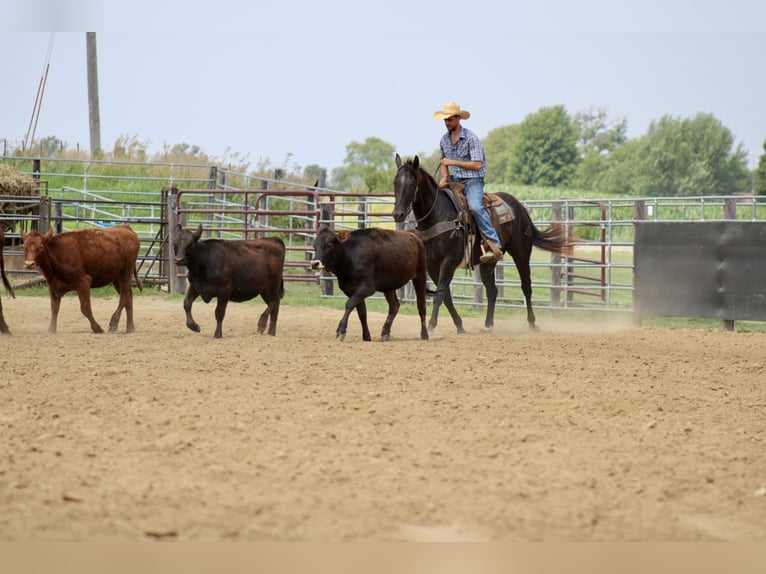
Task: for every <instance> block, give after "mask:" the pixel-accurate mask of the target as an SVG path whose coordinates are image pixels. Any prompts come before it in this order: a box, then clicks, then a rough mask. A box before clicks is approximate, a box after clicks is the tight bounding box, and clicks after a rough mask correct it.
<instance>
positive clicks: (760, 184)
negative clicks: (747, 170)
mask: <svg viewBox="0 0 766 574" xmlns="http://www.w3.org/2000/svg"><path fill="white" fill-rule="evenodd" d="M763 152H764V153H763V154H761V157H760V158H758V167H757V168H755V173H753V193H754V194H755V195H766V141H764V142H763Z"/></svg>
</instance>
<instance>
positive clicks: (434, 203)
mask: <svg viewBox="0 0 766 574" xmlns="http://www.w3.org/2000/svg"><path fill="white" fill-rule="evenodd" d="M396 166H397V168H398V169H397V172H396V176H395V177H394V193H395V195H396V203H395V205H394V213H393V215H394V220H395V221H397V222H400V223H401V222H402V221H404V220H405V218H406V217H407V215H408V213H409V212H410V210H412V212H413V213H414V215H415V222H416V225H417V228H418V230H419V231H420V233H421V235H422V236H423V239H424V241H425V244H426V256H427V260H428V263H427V264H428V274H429V275H430V276H431V279H432V280H433V281H434V283H436V295H435V296H434V300H433V310H432V312H431V319H430V320H429V322H428V328H429V330H433V329H434V328H435V327H436V324H437V322H438V317H439V307H440V306H441V304H442V303H444V305H446V307H447V310H448V311H449V313H450V315H451V316H452V320H453V321H454V322H455V326H456V327H457V332H458V333H465V329H463V320H462V319H461V318H460V315H459V314H458V312H457V310H456V309H455V305H454V303H453V302H452V293H451V291H450V283H451V282H452V278H453V277H454V275H455V271H456V270H457V268H458V266H459V265H461V263H463V261H464V257H465V254H466V240H467V234H468V231H467V230H466V226H465V218H464V216H463V214H462V213H461V211H462V210H461V209H460V208H459V207H457V206H456V205H455V203H454V202H453V201H452V200H451V199H450V198H449V197H448V196H447V194H446V191H445V190H443V189H440V188H439V187H438V185H437V183H436V180H435V179H434V178H433V177H432V176H431V174H429V173H428V172H427V171H426V170H425V169H423V168H422V167H420V160H419V159H418V156H415V157H414V158H413V159H409V160H407V162H406V163H402V159H401V157H399V154H396ZM495 195H497V197H499V198H500V199H501V200H502V201H503V203H505V204H506V205H507V206H508V207H509V208H510V210H511V212H512V213H513V215H514V219H513V220H512V221H509V222H507V223H503V224H501V225H499V226H496V229H497V234H498V237H499V238H500V242H501V245H499V247H500V249H501V250H502V251H503V252H508V253H510V254H511V257H512V258H513V262H514V263H515V264H516V269H518V271H519V277H520V278H521V290H522V291H523V292H524V298H525V299H526V304H527V322H528V323H529V327H530V328H531V329H536V328H537V326H536V325H535V313H534V311H533V310H532V281H531V277H530V269H529V258H530V256H531V254H532V247H533V246H535V247H539V248H541V249H544V250H546V251H550V252H552V253H558V254H566V253H569V252H570V251H571V246H570V243H569V241H568V240H567V237H566V235H565V233H564V229H563V228H561V227H560V226H551V227H549V228H548V229H545V230H540V229H538V228H537V227H535V224H534V223H533V222H532V218H531V217H530V216H529V212H528V211H527V210H526V208H525V207H524V206H523V205H522V204H521V203H520V202H519V200H517V199H516V198H515V197H513V196H512V195H510V194H508V193H497V194H495ZM480 240H481V238H480V236H479V234H478V233H477V234H476V237H475V239H474V247H473V249H472V250H470V251H469V252H470V253H472V256H471V265H476V264H478V258H479V255H480V248H479V244H480ZM495 266H496V262H490V263H484V264H482V265H480V266H479V269H480V273H481V281H482V283H483V284H484V288H485V289H486V291H487V316H486V319H485V321H484V326H485V327H486V328H487V329H491V328H492V327H493V325H494V316H495V301H496V300H497V285H496V284H495Z"/></svg>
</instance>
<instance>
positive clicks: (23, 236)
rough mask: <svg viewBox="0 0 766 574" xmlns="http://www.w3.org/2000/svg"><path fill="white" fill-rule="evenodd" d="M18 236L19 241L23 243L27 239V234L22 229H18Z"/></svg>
mask: <svg viewBox="0 0 766 574" xmlns="http://www.w3.org/2000/svg"><path fill="white" fill-rule="evenodd" d="M19 237H21V242H22V243H24V242H25V241H26V240H27V234H26V233H24V230H23V229H19Z"/></svg>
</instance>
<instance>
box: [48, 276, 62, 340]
mask: <svg viewBox="0 0 766 574" xmlns="http://www.w3.org/2000/svg"><path fill="white" fill-rule="evenodd" d="M48 293H49V294H50V298H51V324H50V325H49V326H48V332H49V333H55V332H56V325H57V323H58V318H59V309H60V308H61V297H60V296H59V295H57V294H56V293H54V292H53V289H51V288H50V287H48Z"/></svg>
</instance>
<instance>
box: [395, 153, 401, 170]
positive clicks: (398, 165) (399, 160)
mask: <svg viewBox="0 0 766 574" xmlns="http://www.w3.org/2000/svg"><path fill="white" fill-rule="evenodd" d="M394 159H395V160H396V167H402V158H401V156H400V155H399V154H396V157H395V158H394Z"/></svg>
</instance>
